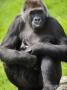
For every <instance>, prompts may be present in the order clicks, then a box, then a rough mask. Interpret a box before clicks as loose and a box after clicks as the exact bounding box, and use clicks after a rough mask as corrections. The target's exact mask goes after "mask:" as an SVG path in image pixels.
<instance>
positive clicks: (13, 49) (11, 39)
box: [0, 16, 36, 67]
mask: <svg viewBox="0 0 67 90" xmlns="http://www.w3.org/2000/svg"><path fill="white" fill-rule="evenodd" d="M23 25H24V23H23V21H22V18H21V16H17V17H16V18H15V20H14V22H13V23H12V25H11V26H10V28H9V31H8V33H7V35H6V37H5V39H4V41H3V42H2V44H1V46H0V59H2V61H3V62H5V63H8V64H23V65H25V66H27V65H28V66H29V67H30V66H32V65H33V64H34V62H35V61H36V57H35V56H34V55H30V54H28V53H24V52H23V51H19V50H18V49H19V48H18V47H20V44H21V42H20V39H19V37H18V34H19V32H20V30H21V29H22V28H23Z"/></svg>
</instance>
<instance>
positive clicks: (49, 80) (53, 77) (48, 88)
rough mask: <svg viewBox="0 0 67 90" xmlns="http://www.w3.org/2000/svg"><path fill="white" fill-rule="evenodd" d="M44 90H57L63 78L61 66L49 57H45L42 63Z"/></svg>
mask: <svg viewBox="0 0 67 90" xmlns="http://www.w3.org/2000/svg"><path fill="white" fill-rule="evenodd" d="M41 71H42V76H43V90H56V88H57V87H58V85H59V81H60V78H61V64H60V62H54V60H52V59H51V58H49V57H44V58H43V59H42V63H41Z"/></svg>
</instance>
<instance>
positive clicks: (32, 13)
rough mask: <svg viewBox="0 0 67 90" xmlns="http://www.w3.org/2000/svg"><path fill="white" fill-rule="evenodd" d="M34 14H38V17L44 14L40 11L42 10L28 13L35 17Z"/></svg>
mask: <svg viewBox="0 0 67 90" xmlns="http://www.w3.org/2000/svg"><path fill="white" fill-rule="evenodd" d="M35 14H39V15H41V14H42V15H43V14H44V12H43V11H42V10H35V11H31V12H30V15H35Z"/></svg>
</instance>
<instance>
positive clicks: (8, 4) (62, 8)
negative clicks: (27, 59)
mask: <svg viewBox="0 0 67 90" xmlns="http://www.w3.org/2000/svg"><path fill="white" fill-rule="evenodd" d="M24 1H25V0H0V42H2V40H3V38H4V36H5V34H6V32H7V30H8V27H9V25H10V24H11V22H12V21H13V19H14V17H15V16H16V15H17V14H19V13H20V11H21V9H22V7H23V5H24ZM43 2H44V3H46V4H47V7H48V11H49V14H50V15H52V16H53V17H55V18H56V19H57V20H58V21H59V23H60V24H61V25H62V26H63V28H64V31H65V33H66V34H67V0H43ZM62 70H63V75H67V64H66V63H62ZM0 90H15V86H14V85H12V84H11V83H10V82H9V81H8V79H7V77H6V75H5V72H4V69H3V66H2V63H1V64H0Z"/></svg>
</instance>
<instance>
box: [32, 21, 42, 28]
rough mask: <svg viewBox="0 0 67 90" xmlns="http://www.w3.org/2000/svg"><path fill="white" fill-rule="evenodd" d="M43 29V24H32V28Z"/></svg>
mask: <svg viewBox="0 0 67 90" xmlns="http://www.w3.org/2000/svg"><path fill="white" fill-rule="evenodd" d="M42 27H43V23H42V21H41V22H32V28H33V29H39V28H42Z"/></svg>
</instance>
